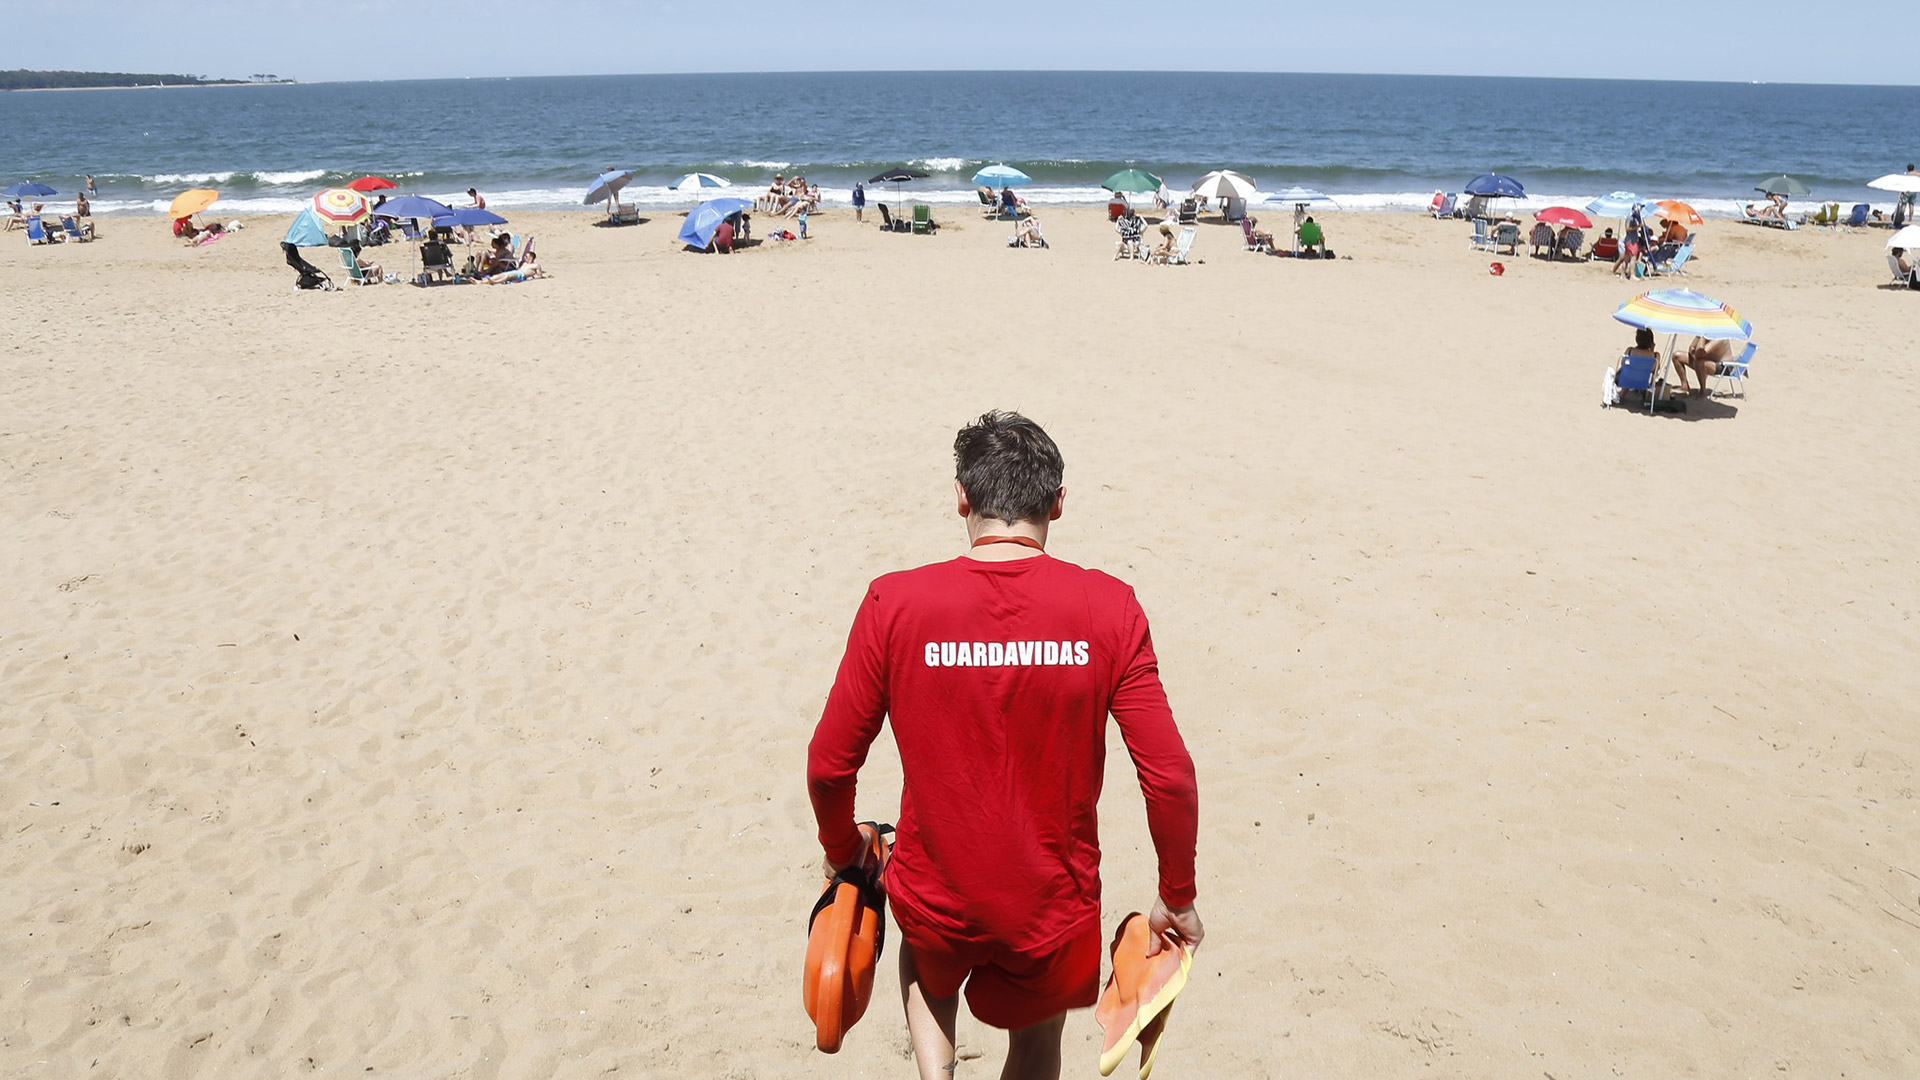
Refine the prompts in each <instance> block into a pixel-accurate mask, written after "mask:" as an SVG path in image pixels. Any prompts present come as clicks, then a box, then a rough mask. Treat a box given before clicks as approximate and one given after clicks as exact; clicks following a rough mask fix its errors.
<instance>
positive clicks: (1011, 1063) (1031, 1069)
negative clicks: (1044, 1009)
mask: <svg viewBox="0 0 1920 1080" xmlns="http://www.w3.org/2000/svg"><path fill="white" fill-rule="evenodd" d="M1066 1029H1067V1014H1066V1013H1057V1014H1055V1015H1054V1016H1053V1018H1052V1019H1050V1020H1042V1021H1040V1022H1039V1023H1037V1024H1034V1025H1033V1026H1031V1027H1023V1028H1021V1029H1020V1030H1018V1031H1009V1032H1007V1064H1006V1067H1005V1068H1003V1069H1001V1070H1000V1080H1060V1036H1061V1035H1062V1034H1063V1033H1064V1032H1065V1031H1066Z"/></svg>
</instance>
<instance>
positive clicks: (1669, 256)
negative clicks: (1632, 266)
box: [1647, 241, 1693, 274]
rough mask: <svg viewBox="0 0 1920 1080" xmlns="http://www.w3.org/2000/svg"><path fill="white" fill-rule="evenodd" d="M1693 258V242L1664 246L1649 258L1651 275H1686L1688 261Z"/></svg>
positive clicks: (1648, 270)
mask: <svg viewBox="0 0 1920 1080" xmlns="http://www.w3.org/2000/svg"><path fill="white" fill-rule="evenodd" d="M1691 258H1693V242H1692V241H1688V242H1687V243H1684V244H1680V245H1677V246H1676V245H1673V244H1662V245H1660V249H1659V250H1658V251H1655V252H1653V253H1652V254H1650V255H1648V256H1647V273H1649V274H1685V273H1686V272H1687V271H1686V265H1687V260H1688V259H1691Z"/></svg>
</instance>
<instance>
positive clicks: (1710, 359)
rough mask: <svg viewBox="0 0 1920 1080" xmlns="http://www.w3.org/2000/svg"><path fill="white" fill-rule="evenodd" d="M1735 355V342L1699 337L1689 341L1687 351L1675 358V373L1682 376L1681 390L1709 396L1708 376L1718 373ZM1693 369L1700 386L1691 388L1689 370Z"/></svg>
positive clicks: (1700, 395) (1695, 379) (1694, 394)
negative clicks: (1689, 386) (1688, 377)
mask: <svg viewBox="0 0 1920 1080" xmlns="http://www.w3.org/2000/svg"><path fill="white" fill-rule="evenodd" d="M1732 356H1733V343H1732V342H1729V341H1726V340H1720V341H1708V340H1707V339H1706V338H1701V337H1697V338H1694V339H1693V340H1692V341H1691V342H1688V343H1687V351H1686V352H1685V353H1683V354H1680V355H1676V356H1675V357H1674V358H1673V373H1674V374H1675V375H1677V376H1679V378H1680V392H1681V393H1683V394H1686V393H1691V394H1692V395H1693V396H1694V397H1702V398H1703V397H1706V396H1707V376H1709V375H1717V374H1719V373H1720V369H1721V367H1723V366H1724V365H1725V364H1726V363H1727V361H1728V360H1729V359H1731V358H1732ZM1688 371H1692V372H1693V377H1694V381H1695V382H1697V383H1699V384H1700V385H1699V386H1696V387H1693V388H1691V389H1689V388H1688V386H1687V372H1688Z"/></svg>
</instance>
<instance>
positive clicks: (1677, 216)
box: [1653, 199, 1700, 225]
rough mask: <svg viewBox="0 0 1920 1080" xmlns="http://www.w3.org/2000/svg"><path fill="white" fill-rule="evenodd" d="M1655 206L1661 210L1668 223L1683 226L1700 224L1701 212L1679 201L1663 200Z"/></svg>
mask: <svg viewBox="0 0 1920 1080" xmlns="http://www.w3.org/2000/svg"><path fill="white" fill-rule="evenodd" d="M1653 205H1655V206H1657V207H1659V208H1660V216H1661V217H1663V218H1666V219H1667V220H1668V221H1677V222H1679V223H1680V224H1682V225H1698V224H1700V214H1699V212H1698V211H1696V210H1694V208H1693V207H1691V206H1688V205H1687V204H1686V203H1683V202H1681V201H1680V200H1679V199H1661V200H1660V201H1659V202H1657V203H1654V204H1653Z"/></svg>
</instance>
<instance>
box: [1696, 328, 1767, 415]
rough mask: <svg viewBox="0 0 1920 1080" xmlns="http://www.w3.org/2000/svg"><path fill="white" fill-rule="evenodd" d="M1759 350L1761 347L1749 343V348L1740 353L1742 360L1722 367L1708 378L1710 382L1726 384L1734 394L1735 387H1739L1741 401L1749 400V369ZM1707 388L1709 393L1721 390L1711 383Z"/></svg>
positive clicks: (1728, 389)
mask: <svg viewBox="0 0 1920 1080" xmlns="http://www.w3.org/2000/svg"><path fill="white" fill-rule="evenodd" d="M1757 348H1759V346H1757V345H1755V344H1754V343H1753V342H1751V341H1749V342H1747V347H1746V348H1745V349H1744V350H1742V351H1741V353H1740V359H1738V360H1735V361H1732V362H1731V363H1726V364H1722V365H1720V370H1719V371H1716V372H1714V373H1713V374H1711V375H1709V376H1707V378H1708V380H1714V379H1718V380H1720V381H1721V382H1722V383H1724V384H1725V389H1726V390H1727V391H1728V392H1729V393H1731V392H1732V390H1733V388H1734V387H1736V386H1737V387H1739V388H1740V400H1741V401H1745V400H1747V369H1748V368H1749V367H1751V366H1752V364H1753V352H1754V350H1755V349H1757ZM1707 388H1708V390H1709V392H1713V391H1715V390H1717V389H1719V388H1717V387H1715V385H1714V384H1713V382H1711V381H1709V382H1708V383H1707Z"/></svg>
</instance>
